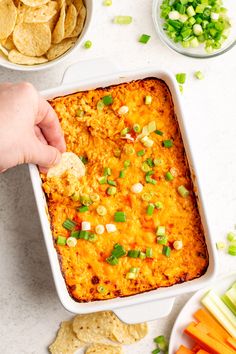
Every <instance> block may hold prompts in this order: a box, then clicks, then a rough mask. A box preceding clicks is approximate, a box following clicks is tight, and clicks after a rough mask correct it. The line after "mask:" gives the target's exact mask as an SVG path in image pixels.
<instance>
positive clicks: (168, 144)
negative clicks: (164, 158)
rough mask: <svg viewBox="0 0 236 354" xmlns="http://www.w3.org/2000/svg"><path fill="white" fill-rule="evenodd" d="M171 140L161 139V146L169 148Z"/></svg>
mask: <svg viewBox="0 0 236 354" xmlns="http://www.w3.org/2000/svg"><path fill="white" fill-rule="evenodd" d="M173 145H174V144H173V141H172V140H164V141H163V146H164V147H166V148H171V147H172V146H173Z"/></svg>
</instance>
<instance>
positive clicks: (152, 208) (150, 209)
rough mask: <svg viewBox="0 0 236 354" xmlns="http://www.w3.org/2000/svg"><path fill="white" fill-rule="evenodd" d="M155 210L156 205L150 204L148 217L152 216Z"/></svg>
mask: <svg viewBox="0 0 236 354" xmlns="http://www.w3.org/2000/svg"><path fill="white" fill-rule="evenodd" d="M154 209H155V206H154V204H148V207H147V215H150V216H151V215H152V214H153V212H154Z"/></svg>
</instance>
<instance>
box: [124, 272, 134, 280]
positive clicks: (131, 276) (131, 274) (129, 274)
mask: <svg viewBox="0 0 236 354" xmlns="http://www.w3.org/2000/svg"><path fill="white" fill-rule="evenodd" d="M136 278H137V274H136V273H132V272H128V273H127V274H126V279H136Z"/></svg>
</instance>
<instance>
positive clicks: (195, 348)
mask: <svg viewBox="0 0 236 354" xmlns="http://www.w3.org/2000/svg"><path fill="white" fill-rule="evenodd" d="M201 349H202V348H201V347H200V346H199V345H198V344H196V345H194V347H193V348H192V351H193V352H194V353H197V352H198V351H199V350H201Z"/></svg>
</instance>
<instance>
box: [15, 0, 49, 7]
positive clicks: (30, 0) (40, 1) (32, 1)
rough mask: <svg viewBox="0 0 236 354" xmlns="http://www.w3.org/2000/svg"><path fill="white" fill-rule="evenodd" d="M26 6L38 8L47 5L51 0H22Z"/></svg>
mask: <svg viewBox="0 0 236 354" xmlns="http://www.w3.org/2000/svg"><path fill="white" fill-rule="evenodd" d="M21 1H22V2H23V3H24V4H25V5H27V6H31V7H37V6H42V5H45V4H47V2H49V0H21Z"/></svg>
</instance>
